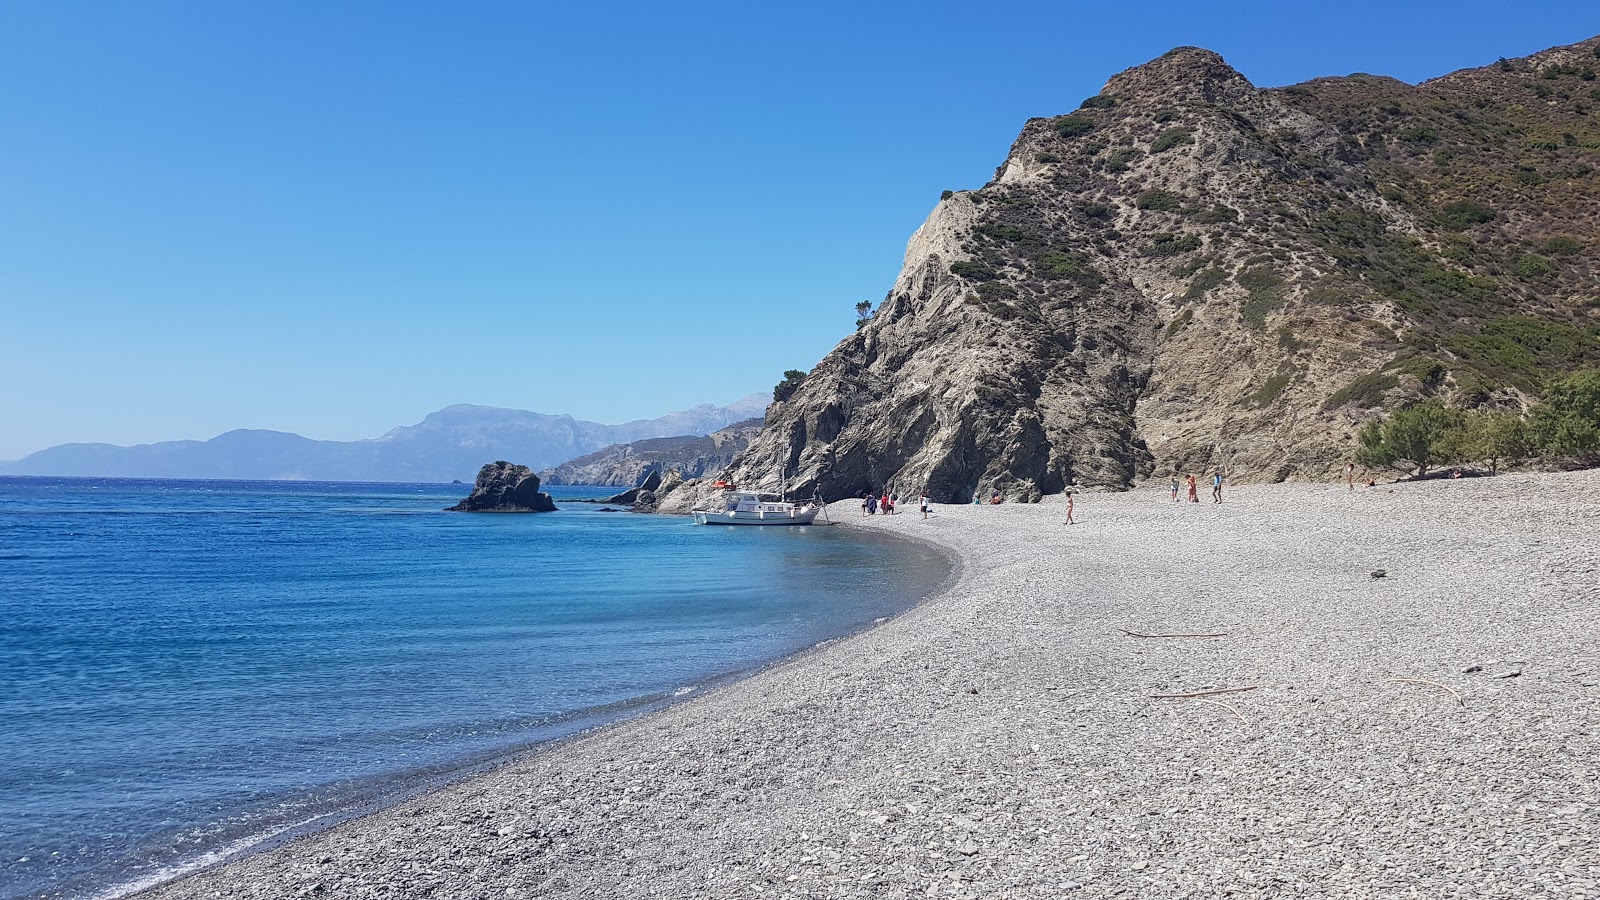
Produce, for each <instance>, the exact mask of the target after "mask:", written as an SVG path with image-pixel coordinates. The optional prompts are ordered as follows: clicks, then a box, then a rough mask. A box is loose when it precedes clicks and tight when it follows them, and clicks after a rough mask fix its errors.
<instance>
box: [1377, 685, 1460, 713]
mask: <svg viewBox="0 0 1600 900" xmlns="http://www.w3.org/2000/svg"><path fill="white" fill-rule="evenodd" d="M1384 680H1385V681H1398V682H1400V683H1402V684H1431V685H1433V686H1434V687H1436V688H1441V689H1443V690H1446V691H1449V692H1450V696H1452V697H1454V698H1456V703H1458V704H1460V705H1462V706H1466V705H1467V701H1465V700H1463V699H1461V695H1460V694H1458V693H1456V692H1455V690H1454V689H1452V688H1450V687H1448V686H1446V685H1442V684H1440V683H1439V682H1437V681H1429V680H1428V679H1426V678H1385V679H1384Z"/></svg>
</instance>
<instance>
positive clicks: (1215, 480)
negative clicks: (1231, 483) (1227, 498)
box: [1211, 472, 1222, 503]
mask: <svg viewBox="0 0 1600 900" xmlns="http://www.w3.org/2000/svg"><path fill="white" fill-rule="evenodd" d="M1211 502H1212V503H1221V502H1222V473H1221V472H1218V473H1217V474H1215V475H1213V476H1211Z"/></svg>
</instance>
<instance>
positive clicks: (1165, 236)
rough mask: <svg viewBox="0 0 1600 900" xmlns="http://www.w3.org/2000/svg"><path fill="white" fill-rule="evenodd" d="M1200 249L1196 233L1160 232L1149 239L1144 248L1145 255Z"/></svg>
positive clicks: (1171, 254)
mask: <svg viewBox="0 0 1600 900" xmlns="http://www.w3.org/2000/svg"><path fill="white" fill-rule="evenodd" d="M1199 249H1200V236H1199V235H1197V234H1171V233H1169V232H1162V233H1160V234H1157V235H1154V236H1152V237H1151V239H1150V245H1149V246H1148V247H1146V248H1145V249H1144V255H1145V256H1177V255H1179V254H1182V253H1193V252H1194V251H1196V250H1199Z"/></svg>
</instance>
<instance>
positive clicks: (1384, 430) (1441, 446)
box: [1356, 399, 1461, 477]
mask: <svg viewBox="0 0 1600 900" xmlns="http://www.w3.org/2000/svg"><path fill="white" fill-rule="evenodd" d="M1460 424H1461V413H1460V412H1458V411H1456V410H1453V409H1451V408H1450V407H1448V406H1445V405H1444V402H1443V401H1441V400H1437V399H1429V400H1424V401H1422V402H1421V403H1417V404H1415V405H1413V406H1409V407H1406V408H1405V409H1402V410H1398V411H1396V412H1395V414H1394V415H1392V416H1390V417H1389V418H1388V419H1385V420H1382V421H1373V422H1368V423H1367V424H1366V425H1364V426H1363V427H1362V428H1361V431H1360V432H1359V434H1358V435H1357V438H1358V439H1359V440H1360V442H1361V446H1360V448H1359V449H1357V450H1356V461H1357V462H1359V463H1361V464H1362V465H1365V466H1397V465H1398V466H1404V467H1405V468H1414V469H1416V474H1417V476H1418V477H1421V476H1423V475H1426V474H1428V468H1429V467H1430V466H1432V465H1433V464H1435V463H1437V462H1441V461H1443V460H1444V456H1443V454H1444V452H1445V451H1446V450H1447V449H1448V448H1447V447H1446V445H1445V443H1444V438H1445V435H1446V434H1448V433H1449V432H1450V431H1451V429H1454V428H1457V427H1459V426H1460Z"/></svg>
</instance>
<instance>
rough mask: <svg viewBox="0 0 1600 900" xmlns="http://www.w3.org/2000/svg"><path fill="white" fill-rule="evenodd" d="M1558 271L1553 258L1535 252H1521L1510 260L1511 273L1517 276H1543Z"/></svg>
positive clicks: (1559, 269) (1558, 268)
mask: <svg viewBox="0 0 1600 900" xmlns="http://www.w3.org/2000/svg"><path fill="white" fill-rule="evenodd" d="M1559 271H1561V268H1560V267H1559V266H1557V265H1556V264H1555V261H1554V260H1551V259H1548V258H1546V257H1543V256H1540V255H1539V254H1537V253H1521V254H1518V255H1517V256H1516V258H1514V259H1513V260H1512V261H1511V274H1513V275H1516V276H1517V277H1519V278H1545V277H1548V276H1550V275H1554V274H1556V273H1557V272H1559Z"/></svg>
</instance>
